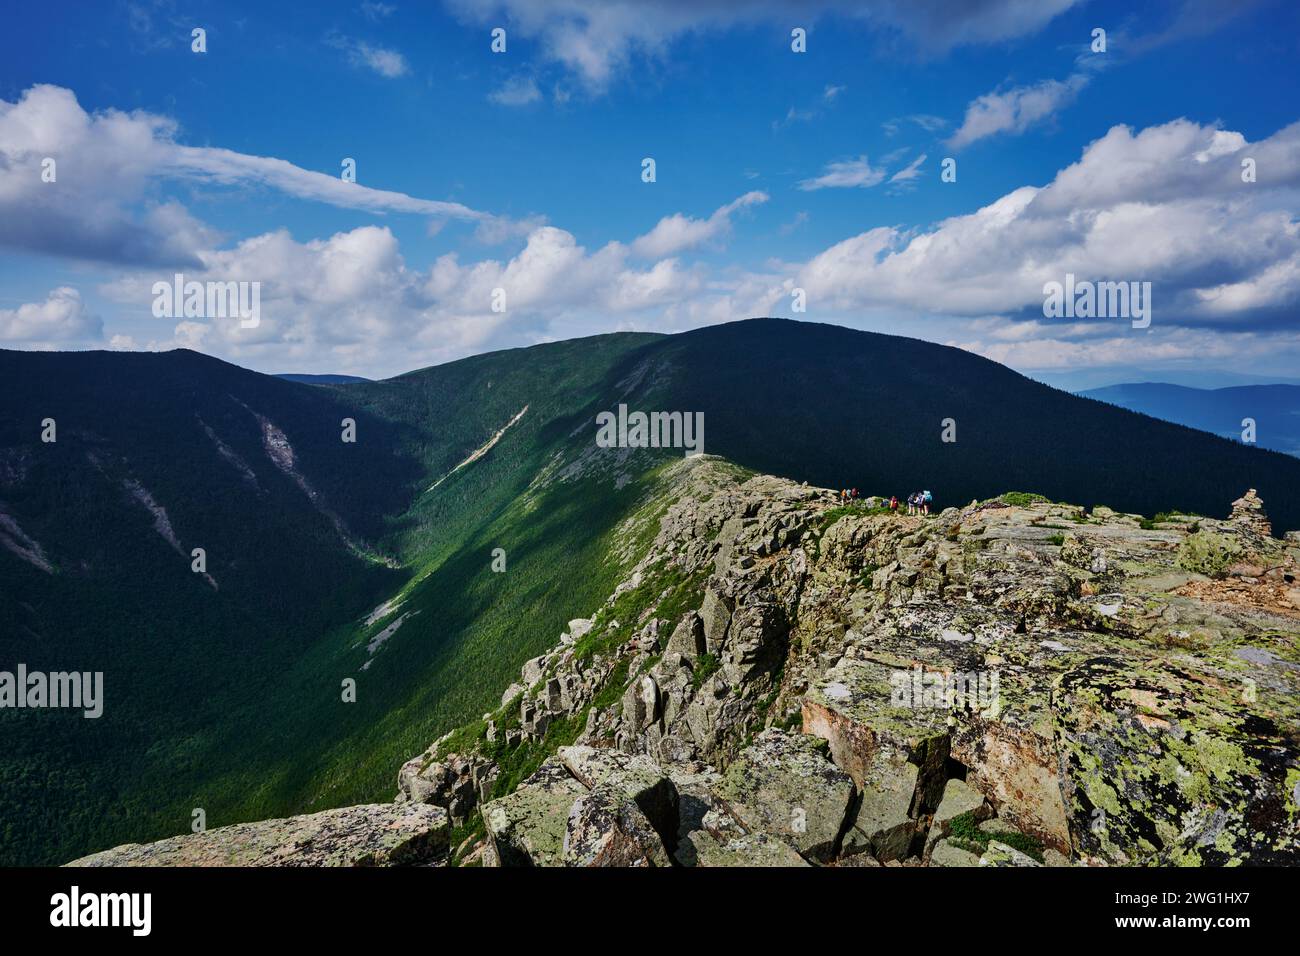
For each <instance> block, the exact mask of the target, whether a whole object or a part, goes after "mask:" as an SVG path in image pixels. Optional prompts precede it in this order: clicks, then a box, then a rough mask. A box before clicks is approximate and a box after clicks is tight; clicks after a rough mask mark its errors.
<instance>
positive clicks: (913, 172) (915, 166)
mask: <svg viewBox="0 0 1300 956" xmlns="http://www.w3.org/2000/svg"><path fill="white" fill-rule="evenodd" d="M924 162H925V153H922V154H921V155H920V156H918V157H916V159H914V160H912V161H911V162H910V163H908V164H907V165H906V166H904V167H903V168H902V169H900V170H899V171H898V172H896V173H894V175H892V176H890V177H889V181H890V182H891V183H907V182H911V181H912V180H913V179H917V178H919V177H920V175H921V164H922V163H924Z"/></svg>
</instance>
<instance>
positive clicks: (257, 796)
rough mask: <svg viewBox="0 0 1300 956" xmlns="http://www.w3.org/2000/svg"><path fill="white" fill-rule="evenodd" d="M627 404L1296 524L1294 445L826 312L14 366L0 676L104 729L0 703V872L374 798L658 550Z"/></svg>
mask: <svg viewBox="0 0 1300 956" xmlns="http://www.w3.org/2000/svg"><path fill="white" fill-rule="evenodd" d="M619 404H626V405H628V406H629V408H632V409H639V410H646V411H652V410H660V411H666V412H674V411H680V412H684V413H694V412H702V413H703V415H704V421H705V426H706V427H705V432H704V450H705V451H706V452H707V453H710V454H715V455H719V456H722V457H724V458H726V459H729V460H730V461H731V462H732V463H734V465H735V466H736V467H737V468H738V469H742V470H744V469H748V470H754V471H763V472H770V473H773V474H776V475H781V476H784V477H788V478H791V479H794V480H796V481H808V482H810V483H812V484H816V485H822V486H826V487H832V488H841V487H857V488H858V489H860V490H861V492H862V493H863V494H864V495H865V494H882V495H889V494H898V495H899V496H900V497H901V496H903V495H905V494H906V493H908V492H911V491H917V490H920V489H922V488H928V489H930V490H931V491H933V493H934V496H935V499H936V506H937V507H946V506H949V505H964V504H966V503H967V502H968V501H970V500H971V499H975V498H979V499H983V498H990V497H993V496H995V495H998V494H1000V493H1002V492H1006V491H1025V492H1038V493H1041V494H1044V495H1047V496H1048V497H1050V498H1052V499H1054V500H1058V501H1067V502H1072V503H1075V504H1078V505H1081V506H1091V505H1099V504H1105V505H1108V506H1110V507H1112V508H1116V509H1119V510H1122V511H1130V512H1142V513H1145V514H1153V513H1155V512H1156V511H1160V510H1174V509H1178V510H1183V511H1192V512H1199V513H1202V514H1210V515H1216V516H1224V515H1226V514H1227V512H1228V508H1229V503H1230V502H1231V501H1232V500H1233V499H1234V498H1237V497H1238V496H1239V495H1241V494H1242V492H1244V491H1245V490H1246V489H1247V488H1251V487H1254V488H1257V489H1258V490H1259V493H1260V496H1261V497H1262V498H1263V500H1264V501H1265V502H1266V503H1267V505H1268V506H1269V509H1270V512H1271V514H1272V517H1273V519H1274V523H1275V526H1276V527H1277V530H1278V531H1281V530H1284V529H1290V528H1300V497H1297V496H1296V495H1295V494H1294V491H1295V489H1297V488H1300V461H1298V460H1296V459H1294V458H1292V457H1289V456H1286V455H1282V454H1278V453H1275V452H1272V451H1267V450H1264V449H1262V448H1251V447H1243V446H1242V445H1241V444H1240V443H1239V442H1232V441H1228V440H1225V439H1223V438H1219V437H1216V436H1214V435H1210V434H1206V433H1205V432H1203V431H1196V430H1193V429H1191V428H1187V427H1184V426H1182V425H1177V424H1171V423H1168V422H1164V421H1158V420H1156V419H1154V418H1150V417H1147V416H1145V415H1141V414H1137V413H1135V412H1132V411H1129V410H1126V409H1123V408H1116V407H1113V406H1112V405H1108V404H1104V403H1103V402H1100V401H1094V400H1091V399H1089V398H1081V397H1078V396H1075V395H1071V394H1068V393H1065V392H1061V391H1057V390H1055V389H1052V388H1049V387H1048V386H1046V385H1043V384H1040V383H1038V382H1034V381H1031V380H1029V379H1027V378H1025V377H1023V376H1021V375H1019V374H1017V373H1015V372H1013V371H1011V370H1010V369H1007V368H1005V367H1003V366H1001V365H998V364H996V363H994V362H991V361H989V360H986V359H983V358H980V357H978V356H975V355H972V354H970V353H968V352H964V351H961V350H959V349H955V348H948V347H944V346H939V345H934V344H930V343H926V342H921V341H917V340H914V339H907V338H900V337H895V336H886V335H879V334H873V333H866V332H858V331H852V330H849V329H844V328H840V327H836V326H828V325H816V324H808V323H796V322H789V321H784V320H775V319H756V320H750V321H745V322H737V323H732V324H727V325H720V326H713V327H709V328H704V329H699V330H695V331H692V332H687V333H683V334H680V335H672V336H664V335H651V334H640V333H619V334H613V335H602V336H595V337H591V338H584V339H577V340H573V341H566V342H557V343H549V344H545V345H539V346H534V347H532V348H526V349H514V350H509V351H502V352H494V353H489V354H485V355H479V356H475V357H473V358H468V359H464V360H462V361H458V362H453V363H450V364H448V365H442V366H437V367H434V368H428V369H422V370H419V371H414V372H410V373H407V374H405V375H401V376H398V377H396V378H392V379H387V380H384V381H378V382H368V381H361V382H354V383H350V384H331V385H330V386H329V387H326V388H321V387H316V386H313V385H305V384H302V383H300V382H296V381H288V380H285V379H284V378H283V377H277V376H270V375H261V374H258V373H255V372H251V371H248V370H245V369H242V368H239V367H237V366H234V365H230V364H228V363H225V362H222V361H219V360H217V359H213V358H209V357H206V356H203V355H200V354H197V353H194V352H190V351H186V350H179V351H173V352H166V353H160V354H151V353H144V354H140V353H117V352H81V353H50V352H13V351H0V665H4V664H7V663H10V662H20V661H21V662H23V663H25V664H26V665H27V667H28V668H29V669H33V670H34V669H40V670H44V671H60V670H77V671H102V672H103V673H104V675H105V679H104V685H105V697H106V701H105V710H104V716H103V717H102V718H99V719H97V720H85V719H83V718H82V717H81V715H80V714H72V713H68V712H44V713H41V712H33V711H15V710H12V709H7V710H0V738H2V739H3V740H4V742H5V745H4V747H3V748H0V863H48V862H57V861H62V860H66V859H69V858H71V857H73V856H76V855H79V854H80V853H83V852H90V851H92V850H97V849H102V848H104V847H107V846H111V845H114V844H118V843H123V842H127V841H141V840H148V839H156V838H159V837H162V836H167V835H170V834H173V833H178V832H184V831H188V829H189V826H190V820H191V814H192V812H193V809H194V808H196V807H201V808H203V809H204V810H205V812H206V815H207V821H208V824H209V825H210V826H217V825H220V824H222V823H229V822H233V821H239V820H248V819H258V818H265V817H272V816H282V815H286V814H289V813H296V812H304V811H309V810H316V809H323V808H327V807H333V806H340V805H343V804H347V803H358V802H365V801H368V800H376V799H377V800H388V799H390V798H391V796H392V789H393V779H394V774H395V772H396V769H397V767H398V765H399V764H400V763H401V762H402V761H403V760H405V759H406V758H407V757H409V756H410V755H411V754H412V753H417V752H419V751H420V750H422V749H423V748H424V747H425V746H427V744H428V742H429V741H430V740H432V739H435V738H436V737H437V736H438V735H439V734H441V733H443V732H446V731H448V730H451V729H452V728H455V727H458V726H460V725H462V724H464V723H465V721H466V720H468V719H471V718H475V717H477V716H478V715H480V714H482V713H484V712H485V711H486V710H487V709H489V708H490V707H497V706H499V702H500V694H501V690H502V688H503V687H505V686H506V685H507V684H508V683H509V682H510V681H511V680H513V679H514V678H515V677H516V676H517V675H518V673H519V669H520V667H521V665H522V664H523V663H524V662H525V661H527V660H528V659H530V658H532V657H535V656H537V655H538V654H540V653H542V652H543V651H545V650H547V649H549V648H550V647H552V646H553V645H554V643H555V641H556V639H557V635H559V634H560V633H561V632H562V631H563V630H564V628H565V626H566V623H567V622H568V621H569V620H571V619H574V618H577V617H581V616H583V615H587V614H590V613H591V612H592V611H593V609H594V608H595V607H596V606H598V605H599V604H600V602H602V601H603V600H604V599H605V597H606V596H607V595H608V594H609V593H610V591H611V590H612V588H613V587H614V585H616V584H617V583H618V582H619V581H620V580H622V575H624V574H625V573H626V572H627V571H628V569H629V568H630V567H631V566H632V565H633V564H634V563H635V562H636V561H637V560H638V559H639V558H640V557H641V555H642V554H643V553H644V552H645V549H646V548H647V547H648V543H649V541H650V539H651V538H653V535H654V532H655V529H656V528H657V523H658V516H659V515H660V514H662V511H663V509H664V508H666V507H667V505H668V502H665V501H663V500H661V496H662V494H663V492H662V488H661V484H660V480H659V476H660V474H661V473H662V472H663V470H664V468H665V466H666V464H667V463H668V461H669V460H670V459H676V458H680V457H681V456H682V454H683V453H682V450H681V449H665V448H659V449H655V448H649V449H642V450H638V449H631V448H625V447H624V448H617V447H616V448H603V447H600V446H599V445H598V444H597V442H596V440H595V438H596V426H595V421H596V416H597V414H598V413H599V412H601V411H611V410H614V409H616V408H617V406H618V405H619ZM47 420H53V422H54V426H55V428H56V430H57V440H56V441H54V442H48V441H42V434H43V432H48V427H47V425H46V424H44V423H45V422H47ZM1266 421H1267V420H1266V419H1261V422H1266ZM1266 428H1267V426H1265V425H1261V435H1263V434H1264V433H1265V431H1266ZM945 432H946V433H947V437H955V439H956V440H955V441H945V440H944V438H945ZM349 434H351V435H352V436H353V437H355V441H349V440H347V438H348V436H349ZM195 549H202V551H203V569H202V571H199V570H196V561H197V560H198V559H197V558H196V557H195ZM498 549H499V553H498ZM498 559H500V560H501V561H503V562H504V564H503V565H502V566H503V567H504V568H506V570H505V572H504V573H498V572H496V571H494V570H493V565H494V562H495V561H497V560H498ZM0 669H2V667H0ZM345 680H353V681H355V682H356V699H355V703H351V702H349V703H342V702H341V696H340V693H341V692H340V688H341V686H342V683H343V681H345Z"/></svg>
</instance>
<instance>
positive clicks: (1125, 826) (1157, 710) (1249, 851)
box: [1057, 657, 1300, 866]
mask: <svg viewBox="0 0 1300 956" xmlns="http://www.w3.org/2000/svg"><path fill="white" fill-rule="evenodd" d="M1248 687H1249V685H1244V686H1243V685H1241V684H1233V683H1230V682H1226V681H1224V680H1223V679H1222V678H1221V677H1217V676H1213V675H1209V674H1197V673H1194V672H1192V671H1191V670H1189V669H1187V668H1185V667H1180V666H1178V665H1176V664H1172V663H1162V662H1159V661H1136V660H1135V661H1127V660H1122V659H1119V658H1116V657H1097V658H1092V659H1090V660H1087V661H1085V662H1083V663H1082V664H1080V665H1079V666H1078V667H1076V668H1074V669H1072V670H1071V671H1069V672H1068V673H1066V674H1065V675H1063V676H1062V678H1061V682H1060V686H1059V689H1058V692H1057V693H1058V697H1057V700H1058V701H1059V704H1058V709H1059V713H1058V717H1057V721H1058V724H1059V727H1060V736H1059V742H1060V746H1061V750H1062V762H1063V765H1064V766H1065V768H1066V773H1067V779H1068V786H1067V796H1068V798H1069V800H1070V810H1071V821H1070V822H1071V829H1072V831H1073V835H1074V841H1075V845H1076V849H1077V852H1079V853H1081V854H1084V855H1086V856H1089V857H1094V858H1097V859H1098V860H1101V861H1104V862H1107V863H1115V864H1123V863H1132V862H1136V861H1140V860H1144V859H1148V860H1156V859H1158V860H1161V861H1164V862H1168V863H1177V864H1192V865H1216V866H1220V865H1228V864H1234V863H1241V862H1245V861H1251V862H1255V863H1283V862H1288V861H1290V862H1294V861H1295V860H1296V859H1297V858H1298V856H1300V829H1298V828H1297V826H1296V820H1297V819H1298V818H1300V807H1297V805H1296V795H1295V794H1294V792H1293V791H1292V789H1291V788H1292V781H1293V777H1295V776H1296V765H1295V760H1294V756H1293V753H1294V752H1293V748H1294V738H1292V737H1291V736H1290V735H1289V734H1288V732H1287V731H1285V730H1284V729H1283V728H1281V727H1279V726H1278V725H1277V724H1276V723H1275V722H1274V721H1273V720H1272V719H1270V718H1269V717H1267V716H1265V715H1264V714H1263V713H1259V712H1255V713H1252V712H1250V711H1249V710H1248V709H1247V708H1245V707H1243V703H1244V700H1243V694H1250V693H1256V694H1257V693H1258V690H1257V688H1255V689H1249V690H1248V689H1245V688H1248Z"/></svg>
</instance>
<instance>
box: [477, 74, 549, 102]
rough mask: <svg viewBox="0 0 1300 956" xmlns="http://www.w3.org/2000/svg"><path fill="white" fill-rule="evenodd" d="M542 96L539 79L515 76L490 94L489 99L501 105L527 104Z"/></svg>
mask: <svg viewBox="0 0 1300 956" xmlns="http://www.w3.org/2000/svg"><path fill="white" fill-rule="evenodd" d="M541 98H542V91H541V90H540V89H538V87H537V81H536V80H534V79H533V78H532V77H531V76H525V77H514V78H513V79H509V80H506V82H505V83H503V84H502V85H501V86H500V87H498V88H497V89H495V90H493V91H492V92H491V93H489V94H488V99H489V100H491V101H492V102H493V103H496V104H498V105H500V106H527V105H528V104H529V103H536V102H537V101H538V100H540V99H541Z"/></svg>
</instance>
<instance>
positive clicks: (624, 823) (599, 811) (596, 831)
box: [563, 783, 671, 867]
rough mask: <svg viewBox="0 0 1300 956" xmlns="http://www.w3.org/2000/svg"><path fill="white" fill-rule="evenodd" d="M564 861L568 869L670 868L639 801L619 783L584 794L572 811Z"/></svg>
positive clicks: (656, 835) (666, 853)
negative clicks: (609, 867)
mask: <svg viewBox="0 0 1300 956" xmlns="http://www.w3.org/2000/svg"><path fill="white" fill-rule="evenodd" d="M563 858H564V864H565V865H566V866H620V867H621V866H629V867H639V866H669V865H671V859H670V857H669V854H668V848H667V847H665V846H664V843H663V840H662V839H661V838H660V836H659V834H658V832H656V830H655V827H654V826H652V825H651V823H650V821H649V820H648V819H647V818H646V815H645V814H644V813H643V812H642V811H641V808H640V806H638V804H637V802H636V800H635V799H633V798H632V797H631V796H629V795H628V793H627V791H626V790H625V789H624V788H623V787H621V786H619V785H618V784H616V783H603V784H600V785H599V786H597V787H595V788H594V789H593V790H591V791H590V792H588V793H586V794H583V795H582V796H580V797H579V798H578V799H577V800H576V801H574V803H573V806H572V807H570V809H569V817H568V821H567V824H566V827H565V834H564V844H563Z"/></svg>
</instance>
